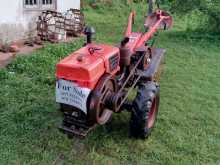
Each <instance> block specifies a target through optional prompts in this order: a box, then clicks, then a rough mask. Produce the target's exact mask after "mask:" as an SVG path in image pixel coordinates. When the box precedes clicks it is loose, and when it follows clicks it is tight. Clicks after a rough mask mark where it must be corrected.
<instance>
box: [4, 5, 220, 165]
mask: <svg viewBox="0 0 220 165" xmlns="http://www.w3.org/2000/svg"><path fill="white" fill-rule="evenodd" d="M133 8H135V9H136V11H137V14H138V16H137V20H136V27H135V29H139V28H140V27H142V25H143V20H142V16H141V15H143V13H144V12H145V9H144V6H143V5H141V4H139V5H138V4H135V5H134V6H133ZM128 13H129V10H127V8H126V7H120V8H119V9H118V10H117V12H114V11H113V10H111V9H110V10H106V8H105V10H101V9H99V10H96V11H94V10H92V9H91V8H87V9H85V15H86V19H87V23H88V24H89V25H93V26H94V27H95V28H96V31H97V35H96V39H97V42H105V43H109V44H115V43H118V42H119V41H120V39H121V38H122V33H123V31H124V27H125V25H126V20H127V16H128ZM175 20H176V21H175V25H174V28H173V29H172V30H170V31H168V32H162V33H161V35H160V37H159V40H158V41H157V42H158V47H162V48H166V50H167V56H166V70H165V73H164V74H163V76H162V80H161V104H160V111H159V116H158V122H157V124H156V127H155V130H154V131H153V133H152V136H151V137H150V138H149V139H148V140H146V141H143V140H136V139H130V138H129V137H128V122H129V113H126V112H125V113H123V114H119V115H114V117H113V121H112V122H111V123H110V124H108V125H107V126H99V127H98V128H97V129H96V130H94V131H93V132H92V133H91V134H89V136H88V137H87V138H86V139H84V140H79V139H75V138H74V139H73V140H70V139H68V138H67V137H66V136H65V135H63V134H62V133H61V132H59V131H58V129H57V127H58V125H59V124H60V123H61V121H62V114H61V113H60V112H59V111H58V106H57V104H56V103H55V66H56V63H57V62H58V61H59V60H60V59H62V58H63V57H65V56H67V55H68V54H69V53H71V52H73V51H74V50H76V49H78V48H79V47H81V45H82V44H83V42H84V40H83V39H77V40H76V41H74V43H69V44H55V45H47V47H45V48H43V49H42V50H39V51H36V52H34V53H33V54H32V55H31V56H27V57H19V58H17V59H16V60H15V61H14V62H13V63H12V64H11V65H9V66H8V67H7V68H6V69H3V70H0V84H1V87H0V94H1V95H0V153H1V154H0V164H1V165H4V164H22V165H23V164H41V165H44V164H45V165H48V164H77V165H78V164H143V165H144V164H169V165H170V164H173V165H176V164H184V165H185V164H204V165H206V164H213V165H214V164H220V123H219V121H220V112H219V110H220V104H219V103H220V85H219V82H220V76H219V75H220V69H219V61H220V56H219V53H220V50H219V47H220V44H219V43H220V42H219V38H218V37H215V36H212V35H210V36H208V37H204V36H202V35H201V34H200V37H198V35H196V33H194V32H189V31H186V22H185V21H184V20H183V19H179V18H177V17H176V18H175Z"/></svg>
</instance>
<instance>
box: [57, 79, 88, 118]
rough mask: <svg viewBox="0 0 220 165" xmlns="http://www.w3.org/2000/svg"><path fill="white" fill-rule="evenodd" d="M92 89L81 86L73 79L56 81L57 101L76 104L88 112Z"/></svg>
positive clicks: (75, 105)
mask: <svg viewBox="0 0 220 165" xmlns="http://www.w3.org/2000/svg"><path fill="white" fill-rule="evenodd" d="M90 92H91V90H90V89H88V88H81V87H79V86H77V84H74V83H73V82H71V81H66V80H62V79H60V80H58V81H57V82H56V102H58V103H62V104H67V105H71V106H74V107H76V108H78V109H80V110H82V111H83V112H84V113H85V114H87V99H88V97H89V94H90Z"/></svg>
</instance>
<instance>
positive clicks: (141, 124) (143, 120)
mask: <svg viewBox="0 0 220 165" xmlns="http://www.w3.org/2000/svg"><path fill="white" fill-rule="evenodd" d="M159 99H160V97H159V86H158V85H157V84H156V83H154V82H148V83H146V84H141V85H140V86H139V89H138V92H137V96H136V98H135V100H134V101H133V104H132V108H133V110H132V113H131V120H130V135H131V136H133V137H136V138H143V139H145V138H147V137H148V136H149V135H150V133H151V131H152V129H153V127H154V124H155V121H156V118H157V114H158V107H159Z"/></svg>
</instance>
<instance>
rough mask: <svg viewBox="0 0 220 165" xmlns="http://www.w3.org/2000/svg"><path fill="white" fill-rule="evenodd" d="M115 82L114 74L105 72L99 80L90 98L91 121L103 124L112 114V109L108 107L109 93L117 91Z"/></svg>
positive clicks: (89, 113)
mask: <svg viewBox="0 0 220 165" xmlns="http://www.w3.org/2000/svg"><path fill="white" fill-rule="evenodd" d="M115 85H116V84H115V82H114V80H113V78H112V75H110V74H105V75H104V76H103V77H102V78H101V79H100V81H99V82H98V84H97V86H96V88H95V90H94V91H93V94H92V95H91V100H90V110H89V112H88V115H89V123H90V124H96V123H97V124H100V125H103V124H105V123H106V122H108V120H109V119H110V118H111V116H112V112H113V111H112V110H110V109H108V108H107V107H106V99H107V98H108V95H110V94H111V93H114V92H116V86H115Z"/></svg>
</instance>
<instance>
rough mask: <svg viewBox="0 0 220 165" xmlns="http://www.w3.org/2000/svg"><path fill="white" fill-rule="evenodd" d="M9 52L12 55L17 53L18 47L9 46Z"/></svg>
mask: <svg viewBox="0 0 220 165" xmlns="http://www.w3.org/2000/svg"><path fill="white" fill-rule="evenodd" d="M9 51H10V52H13V53H16V52H19V47H18V46H17V45H10V46H9Z"/></svg>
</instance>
